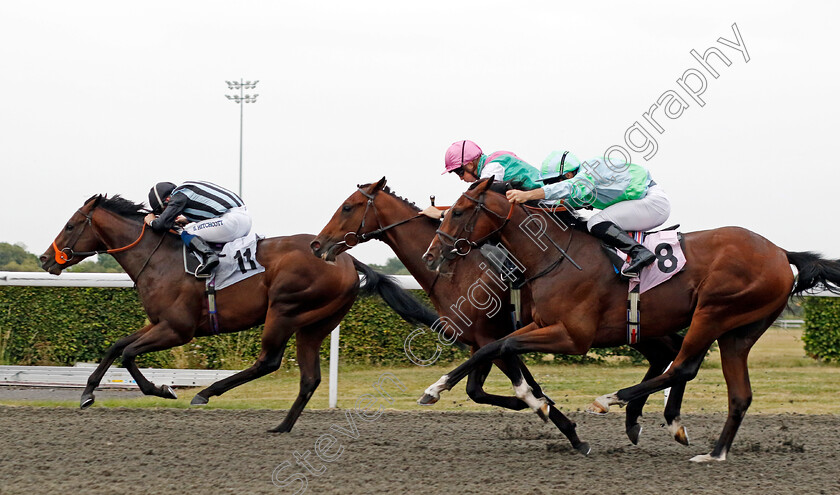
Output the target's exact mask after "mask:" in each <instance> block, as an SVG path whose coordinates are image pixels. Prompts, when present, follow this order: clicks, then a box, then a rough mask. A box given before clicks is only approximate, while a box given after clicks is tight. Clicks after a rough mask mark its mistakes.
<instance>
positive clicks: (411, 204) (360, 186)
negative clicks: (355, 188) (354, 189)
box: [359, 182, 421, 211]
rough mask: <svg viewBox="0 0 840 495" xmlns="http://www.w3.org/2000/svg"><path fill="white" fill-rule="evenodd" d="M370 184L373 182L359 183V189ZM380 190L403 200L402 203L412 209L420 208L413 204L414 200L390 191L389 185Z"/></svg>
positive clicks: (418, 209)
mask: <svg viewBox="0 0 840 495" xmlns="http://www.w3.org/2000/svg"><path fill="white" fill-rule="evenodd" d="M371 184H373V182H369V183H367V184H361V185H359V189H364V188H366V187H368V186H369V185H371ZM380 191H382V192H384V193H386V194H388V195H390V196H392V197H394V198H396V199H399V200H400V201H402V202H403V203H405V204H406V205H408V206H410V207H411V208H412V209H413V210H414V211H420V210H421V208H420V207H419V206H417V205H416V204H414V202H413V201H409V200H408V199H406V198H403V197H402V196H399V195H397V193H396V192H394V191H392V190H391V187H390V186H387V185H386V186H385V187H383V188H382V189H380Z"/></svg>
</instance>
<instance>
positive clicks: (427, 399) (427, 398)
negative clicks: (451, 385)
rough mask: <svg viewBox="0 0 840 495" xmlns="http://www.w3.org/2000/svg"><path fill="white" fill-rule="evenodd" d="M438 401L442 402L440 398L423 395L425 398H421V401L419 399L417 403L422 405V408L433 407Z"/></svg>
mask: <svg viewBox="0 0 840 495" xmlns="http://www.w3.org/2000/svg"><path fill="white" fill-rule="evenodd" d="M438 400H440V398H439V397H435V396H433V395H429V394H423V397H420V398H419V399H417V403H418V404H420V405H421V406H431V405H434V404H435V403H437V401H438Z"/></svg>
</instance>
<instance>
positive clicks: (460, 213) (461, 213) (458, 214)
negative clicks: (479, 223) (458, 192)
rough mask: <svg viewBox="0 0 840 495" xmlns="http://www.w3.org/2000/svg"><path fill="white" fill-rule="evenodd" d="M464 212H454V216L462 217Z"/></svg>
mask: <svg viewBox="0 0 840 495" xmlns="http://www.w3.org/2000/svg"><path fill="white" fill-rule="evenodd" d="M463 214H464V212H463V211H461V210H452V216H456V217H460V216H461V215H463Z"/></svg>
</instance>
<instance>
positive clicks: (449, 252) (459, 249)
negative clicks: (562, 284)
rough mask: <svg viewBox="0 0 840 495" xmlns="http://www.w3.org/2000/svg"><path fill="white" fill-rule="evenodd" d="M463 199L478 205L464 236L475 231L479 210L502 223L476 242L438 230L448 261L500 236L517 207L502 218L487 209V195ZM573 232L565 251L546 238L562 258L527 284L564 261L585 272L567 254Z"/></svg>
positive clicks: (523, 207)
mask: <svg viewBox="0 0 840 495" xmlns="http://www.w3.org/2000/svg"><path fill="white" fill-rule="evenodd" d="M461 197H463V198H467V199H469V200H470V201H473V202H474V203H476V208H475V209H473V214H472V216H471V217H470V219H469V220H468V221H467V223H466V224H465V225H464V227H463V229H462V231H461V233H462V235H463V233H471V232H473V231H474V230H473V229H474V228H475V222H476V221H477V216H478V213H479V210H484V211H486V212H488V213H490V214H491V215H493V216H494V217H496V218H497V219H501V220H502V222H501V224H500V225H499V226H498V227H496V228H495V229H493V230H492V231H490V232H489V233H488V234H486V235H484V236H483V237H482V238H481V239H478V240H476V241H472V240H470V239H468V238H466V237H456V236H454V235H450V234H447V233H446V232H442V231H441V230H440V229H438V230H437V231H436V234H437V236H438V240H439V241H440V244H441V246H442V247H441V255H442V256H443V257H444V258H446V259H447V260H453V259H455V258H456V257H457V256H466V255H468V254H469V253H470V251H472V249H473V248H480V247H481V245H482V244H484V243H485V242H486V241H487V240H488V239H490V238H491V237H493V236H495V235H496V234H498V233H499V232H501V231H502V230H503V229H504V228H505V227H506V226H507V224H508V223H509V222H510V220H511V218H512V217H513V212H514V209H515V208H516V206H517V203H511V205H510V210H509V211H508V214H507V216H502V215H500V214H498V213H496V212H495V211H493V210H491V209H490V208H488V207H487V205H486V204H485V202H484V198H485V193H481V195H479V197H478V198H473V197H472V196H468V195H467V193H463V194H461ZM518 206H519V207H520V208H521V209H522V210H523V211H524V212H525V214H526V215H530V213H529V212H528V210H527V209H526V208H525V206H524V205H522V204H518ZM573 232H574V231H573V230H572V231H570V233H569V242H568V245H567V246H566V249H563V248H562V247H560V246H559V245H558V244H557V242H556V241H554V239H552V238H551V237H549V236H546V238H547V239H548V240H549V241H550V242H551V244H552V245H553V246H554V248H555V249H557V251H558V252H560V257H559V258H557V259H556V260H554V262H553V263H551V264H550V265H549V266H547V267H546V268H544V269H543V270H540V272H539V273H537V274H536V275H534V276H532V277H529V278H528V279H527V280H526V281H525V283H527V282H530V281H532V280H534V279H537V278H539V277H542V276H543V275H546V274H547V273H549V272H551V271H552V270H554V269H555V268H556V267H557V266H558V265H560V263H562V262H563V260H564V259H568V260H569V262H570V263H571V264H572V265H574V266H575V268H577V269H578V270H583V268H581V267H580V265H578V264H577V263H576V262H575V260H573V259H572V258H571V257H570V256H569V255H568V253H567V251H568V249H569V247H570V246H571V245H572V237H573V234H572V233H573ZM447 240H448V241H450V242H451V244H447V242H446V241H447Z"/></svg>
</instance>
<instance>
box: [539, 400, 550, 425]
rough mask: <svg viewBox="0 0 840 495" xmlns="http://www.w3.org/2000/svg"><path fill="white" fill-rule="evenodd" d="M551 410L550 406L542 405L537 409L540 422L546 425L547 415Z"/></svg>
mask: <svg viewBox="0 0 840 495" xmlns="http://www.w3.org/2000/svg"><path fill="white" fill-rule="evenodd" d="M550 409H551V406H549V405H548V404H543V405H542V406H540V407H539V408H538V409H537V416H539V417H540V419H541V420H543V421H544V422H546V423H548V413H549V411H550Z"/></svg>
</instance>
